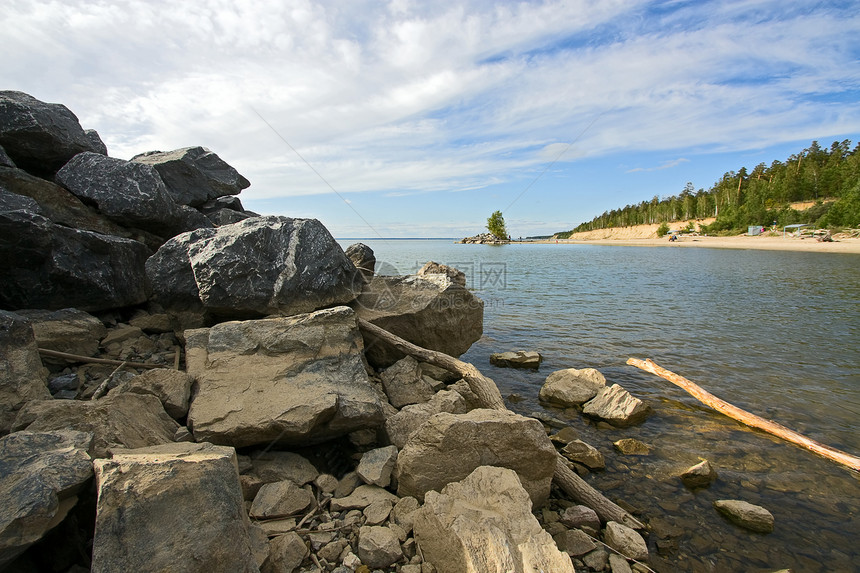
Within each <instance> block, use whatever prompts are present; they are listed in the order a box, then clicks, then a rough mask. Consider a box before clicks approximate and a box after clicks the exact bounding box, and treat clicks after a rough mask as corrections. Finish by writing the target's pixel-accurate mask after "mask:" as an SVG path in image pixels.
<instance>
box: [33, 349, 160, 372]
mask: <svg viewBox="0 0 860 573" xmlns="http://www.w3.org/2000/svg"><path fill="white" fill-rule="evenodd" d="M39 354H41V355H42V356H49V357H51V358H62V359H63V360H68V361H69V362H83V363H86V364H110V365H111V366H128V367H129V368H167V366H165V365H164V364H153V363H151V362H127V361H125V362H124V361H122V360H111V359H110V358H94V357H92V356H81V355H80V354H69V353H68V352H59V351H57V350H48V349H47V348H40V349H39Z"/></svg>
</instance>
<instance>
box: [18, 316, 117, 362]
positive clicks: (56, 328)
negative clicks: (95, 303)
mask: <svg viewBox="0 0 860 573" xmlns="http://www.w3.org/2000/svg"><path fill="white" fill-rule="evenodd" d="M18 314H20V315H21V316H25V317H27V319H29V320H30V324H32V325H33V334H34V335H35V337H36V343H37V344H38V345H39V348H45V349H48V350H56V351H57V352H68V353H71V354H78V355H81V356H96V355H97V354H98V352H99V341H100V340H101V339H102V338H104V337H105V335H107V328H105V325H104V324H102V321H100V320H99V319H97V318H96V317H94V316H93V315H91V314H89V313H87V312H84V311H82V310H78V309H75V308H64V309H60V310H55V311H51V310H32V309H24V310H21V311H18Z"/></svg>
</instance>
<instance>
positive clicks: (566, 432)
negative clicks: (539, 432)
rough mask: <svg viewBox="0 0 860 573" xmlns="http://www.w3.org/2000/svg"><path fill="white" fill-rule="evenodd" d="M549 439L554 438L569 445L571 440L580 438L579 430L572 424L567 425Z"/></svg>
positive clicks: (557, 442)
mask: <svg viewBox="0 0 860 573" xmlns="http://www.w3.org/2000/svg"><path fill="white" fill-rule="evenodd" d="M549 439H550V440H552V441H553V442H554V443H556V444H563V445H567V444H569V443H570V442H572V441H574V440H578V439H579V432H577V431H576V430H574V429H573V428H571V427H570V426H565V427H564V428H562V429H560V430H559V431H558V432H556V433H555V434H553V435H551V436H550V437H549Z"/></svg>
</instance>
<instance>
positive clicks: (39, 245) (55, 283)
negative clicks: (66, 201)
mask: <svg viewBox="0 0 860 573" xmlns="http://www.w3.org/2000/svg"><path fill="white" fill-rule="evenodd" d="M149 254H150V251H149V249H148V248H147V247H146V246H144V245H143V244H142V243H138V242H137V241H132V240H129V239H123V238H119V237H111V236H107V235H100V234H98V233H93V232H90V231H78V230H75V229H69V228H66V227H63V226H60V225H55V224H53V223H51V221H49V220H48V219H46V218H45V217H42V216H40V215H36V214H34V213H26V212H22V211H15V212H8V213H0V306H2V307H4V308H7V309H20V308H45V309H51V310H56V309H60V308H68V307H74V308H79V309H81V310H86V311H98V310H107V309H112V308H119V307H124V306H132V305H136V304H140V303H142V302H144V301H145V300H146V298H147V295H146V290H145V288H144V285H145V282H146V281H145V275H144V262H145V261H146V258H147V257H148V256H149Z"/></svg>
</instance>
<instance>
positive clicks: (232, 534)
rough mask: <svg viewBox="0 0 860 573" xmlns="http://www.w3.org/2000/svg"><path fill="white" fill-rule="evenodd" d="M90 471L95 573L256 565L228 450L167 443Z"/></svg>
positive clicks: (250, 569) (227, 569)
mask: <svg viewBox="0 0 860 573" xmlns="http://www.w3.org/2000/svg"><path fill="white" fill-rule="evenodd" d="M95 471H96V479H97V485H98V508H97V515H96V530H95V538H94V540H93V562H92V571H93V572H94V573H108V572H111V573H112V572H115V571H207V572H213V573H217V572H221V571H223V572H225V573H227V572H237V571H243V572H244V571H247V572H249V573H250V572H254V571H258V567H257V563H256V560H255V557H254V544H253V542H252V540H251V537H250V534H249V527H250V523H249V521H248V516H247V513H246V512H245V507H244V502H243V501H242V491H241V489H240V487H239V473H238V471H237V469H236V453H235V451H234V450H233V448H225V447H220V446H213V445H211V444H188V443H183V444H166V445H162V446H156V447H152V448H142V449H138V450H131V451H128V452H124V453H122V454H116V455H114V457H113V459H110V460H97V461H96V462H95Z"/></svg>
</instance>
